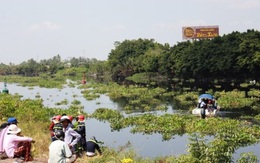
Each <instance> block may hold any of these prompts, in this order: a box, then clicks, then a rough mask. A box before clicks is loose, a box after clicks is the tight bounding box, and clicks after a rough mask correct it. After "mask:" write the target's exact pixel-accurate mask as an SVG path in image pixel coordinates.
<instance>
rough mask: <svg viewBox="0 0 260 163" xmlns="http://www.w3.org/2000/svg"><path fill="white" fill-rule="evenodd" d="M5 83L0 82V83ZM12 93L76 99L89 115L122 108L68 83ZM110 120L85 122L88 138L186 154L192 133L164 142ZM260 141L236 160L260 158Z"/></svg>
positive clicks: (51, 100) (50, 102) (142, 151)
mask: <svg viewBox="0 0 260 163" xmlns="http://www.w3.org/2000/svg"><path fill="white" fill-rule="evenodd" d="M3 85H4V84H3V83H2V82H0V86H3ZM7 88H8V89H9V93H10V94H16V93H17V94H19V95H22V99H36V98H37V96H40V98H42V99H43V104H44V105H45V106H46V107H50V108H67V107H68V106H69V105H70V104H71V102H72V101H73V100H78V101H80V102H81V104H80V105H82V106H84V111H86V112H87V113H88V114H91V113H93V112H94V111H95V110H96V109H98V108H109V109H116V110H122V108H120V106H119V105H118V104H116V103H114V102H112V101H111V100H110V98H109V97H108V96H106V95H101V96H100V97H99V98H98V99H95V100H92V101H87V100H86V99H85V98H84V97H83V95H82V94H81V90H80V89H78V88H71V87H68V86H65V87H64V88H63V89H57V88H40V87H37V86H35V87H23V86H20V85H19V84H8V85H7ZM64 99H67V100H68V105H56V104H55V103H57V102H60V101H62V100H64ZM166 112H167V113H174V112H175V110H174V108H173V107H172V106H169V107H168V110H167V111H166ZM152 113H153V114H162V112H161V111H153V112H152ZM109 125H110V124H109V123H105V122H101V121H98V120H96V119H88V120H87V121H86V127H87V138H88V137H91V136H96V138H97V139H98V140H100V141H103V142H105V144H104V145H105V146H109V147H114V148H118V147H122V146H125V145H127V144H129V143H130V144H131V147H132V148H133V149H135V151H136V152H137V153H138V154H139V155H140V156H142V157H149V158H153V157H158V156H167V155H175V156H177V155H180V154H185V153H187V149H188V144H189V140H188V138H189V136H188V135H182V136H178V135H177V136H174V138H173V139H171V140H169V141H163V140H162V136H161V135H160V134H152V135H145V134H140V133H135V134H132V133H130V130H131V128H130V127H128V128H125V129H122V130H120V131H111V128H110V126H109ZM259 149H260V143H258V144H256V145H251V146H248V147H243V148H240V149H238V150H237V151H236V153H235V154H234V155H233V157H234V159H235V160H236V159H238V158H239V156H240V154H241V153H242V152H254V154H255V155H257V157H258V159H260V150H259Z"/></svg>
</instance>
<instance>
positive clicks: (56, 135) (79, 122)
mask: <svg viewBox="0 0 260 163" xmlns="http://www.w3.org/2000/svg"><path fill="white" fill-rule="evenodd" d="M72 121H73V118H72V117H71V116H67V115H63V116H60V115H57V116H55V117H53V119H52V123H51V125H50V127H49V130H50V131H51V139H52V143H51V145H50V146H49V163H56V162H59V161H61V160H63V161H64V162H74V161H75V160H76V158H77V156H80V154H81V153H82V152H86V155H87V156H89V157H92V156H95V155H96V153H95V151H96V150H97V151H98V152H99V154H100V155H102V152H101V149H100V147H99V145H98V141H97V140H96V139H95V137H93V138H91V139H89V140H88V141H86V127H85V118H84V115H79V116H77V117H76V122H75V123H74V124H72Z"/></svg>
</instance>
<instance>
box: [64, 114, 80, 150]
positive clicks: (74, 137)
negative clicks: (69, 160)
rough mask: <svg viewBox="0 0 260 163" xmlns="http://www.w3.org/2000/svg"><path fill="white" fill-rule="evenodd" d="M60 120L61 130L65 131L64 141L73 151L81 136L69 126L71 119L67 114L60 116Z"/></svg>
mask: <svg viewBox="0 0 260 163" xmlns="http://www.w3.org/2000/svg"><path fill="white" fill-rule="evenodd" d="M60 122H61V123H62V125H63V132H64V133H65V138H64V142H65V143H67V144H68V145H69V147H70V149H71V150H72V152H74V151H75V148H74V146H75V145H76V144H77V143H78V142H79V140H80V138H81V136H80V134H79V133H77V132H76V131H75V130H73V129H72V128H71V127H70V125H69V124H70V123H71V121H70V119H69V117H68V116H62V117H61V120H60Z"/></svg>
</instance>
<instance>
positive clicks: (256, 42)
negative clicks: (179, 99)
mask: <svg viewBox="0 0 260 163" xmlns="http://www.w3.org/2000/svg"><path fill="white" fill-rule="evenodd" d="M114 46H115V47H114V49H112V50H111V51H110V53H109V55H108V59H107V60H106V61H99V60H97V59H89V58H82V57H80V58H75V57H73V58H71V59H69V60H62V59H61V57H60V55H57V56H54V57H53V58H51V59H45V60H41V61H40V62H37V61H35V60H34V59H30V60H28V61H24V62H22V63H21V64H18V65H15V64H12V63H10V64H8V65H7V64H3V63H1V64H0V75H23V76H38V75H39V74H41V73H48V74H55V73H57V72H58V71H59V70H65V69H68V68H75V67H82V68H84V69H85V70H86V72H87V73H92V74H98V75H104V74H109V75H110V76H111V78H112V79H113V81H123V80H125V79H126V78H128V77H131V76H133V75H138V74H146V75H148V76H163V77H165V78H166V79H172V78H180V79H195V80H196V81H202V80H203V81H205V80H206V81H208V80H215V79H219V80H223V79H225V80H229V79H230V80H238V81H241V80H251V79H255V80H259V78H260V76H259V74H260V32H259V31H257V30H247V31H246V32H242V33H241V32H232V33H230V34H226V35H223V36H219V37H216V38H214V39H201V40H188V41H183V42H178V43H177V44H176V45H173V46H170V45H169V44H161V43H158V42H156V41H155V40H154V39H141V38H140V39H136V40H124V41H122V42H115V44H114ZM141 76H142V75H141Z"/></svg>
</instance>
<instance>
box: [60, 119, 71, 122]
mask: <svg viewBox="0 0 260 163" xmlns="http://www.w3.org/2000/svg"><path fill="white" fill-rule="evenodd" d="M65 121H68V122H70V120H69V119H61V120H60V123H62V122H65Z"/></svg>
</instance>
